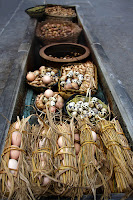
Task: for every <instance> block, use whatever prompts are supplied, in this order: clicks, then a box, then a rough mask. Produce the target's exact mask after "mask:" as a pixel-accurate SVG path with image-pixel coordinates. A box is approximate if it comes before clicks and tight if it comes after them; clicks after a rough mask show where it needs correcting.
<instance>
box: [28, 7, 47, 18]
mask: <svg viewBox="0 0 133 200" xmlns="http://www.w3.org/2000/svg"><path fill="white" fill-rule="evenodd" d="M44 11H45V6H44V5H39V6H35V7H31V8H28V9H26V10H25V12H26V13H27V14H28V15H29V16H30V17H32V18H39V17H43V15H44Z"/></svg>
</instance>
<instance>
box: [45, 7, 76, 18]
mask: <svg viewBox="0 0 133 200" xmlns="http://www.w3.org/2000/svg"><path fill="white" fill-rule="evenodd" d="M57 6H58V7H61V8H63V9H66V10H67V9H70V8H71V9H73V7H69V6H65V5H52V4H47V5H46V7H45V16H46V19H58V20H65V21H73V20H74V19H75V18H76V13H73V15H66V16H65V15H61V14H60V15H59V14H58V13H57V14H56V13H54V14H53V13H52V12H51V13H49V14H48V13H47V12H46V9H47V8H52V7H57ZM73 10H74V9H73ZM74 11H75V10H74Z"/></svg>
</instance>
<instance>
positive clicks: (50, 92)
mask: <svg viewBox="0 0 133 200" xmlns="http://www.w3.org/2000/svg"><path fill="white" fill-rule="evenodd" d="M44 95H45V97H46V98H50V97H52V96H53V95H54V92H53V91H52V90H50V89H47V90H46V91H45V92H44Z"/></svg>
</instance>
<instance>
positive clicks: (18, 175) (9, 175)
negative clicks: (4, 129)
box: [0, 119, 32, 199]
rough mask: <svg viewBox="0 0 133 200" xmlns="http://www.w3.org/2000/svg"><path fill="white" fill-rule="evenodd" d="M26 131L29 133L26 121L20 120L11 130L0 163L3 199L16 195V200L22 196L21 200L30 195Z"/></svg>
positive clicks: (0, 193)
mask: <svg viewBox="0 0 133 200" xmlns="http://www.w3.org/2000/svg"><path fill="white" fill-rule="evenodd" d="M26 131H27V132H28V125H26V123H25V120H21V121H20V120H19V119H18V120H17V121H16V122H15V123H13V124H12V125H11V126H10V128H9V132H8V136H7V139H6V142H5V147H4V150H3V153H2V155H1V163H0V188H1V189H0V196H1V195H2V197H3V196H4V195H5V196H6V197H7V196H8V197H9V199H10V197H11V196H12V195H14V199H20V196H21V199H25V198H27V196H28V195H29V194H28V187H29V182H28V178H29V173H28V168H27V166H28V164H27V162H26V138H25V137H26V134H22V133H23V132H25V133H26ZM22 177H24V179H23V178H22ZM16 188H17V189H16ZM19 195H20V196H19ZM31 195H32V192H31Z"/></svg>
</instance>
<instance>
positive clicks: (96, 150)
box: [78, 118, 111, 199]
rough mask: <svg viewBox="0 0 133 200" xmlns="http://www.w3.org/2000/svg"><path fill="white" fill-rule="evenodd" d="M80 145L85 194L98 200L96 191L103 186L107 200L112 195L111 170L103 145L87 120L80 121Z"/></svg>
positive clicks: (82, 183) (82, 180) (80, 164)
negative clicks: (110, 187) (109, 182)
mask: <svg viewBox="0 0 133 200" xmlns="http://www.w3.org/2000/svg"><path fill="white" fill-rule="evenodd" d="M78 123H79V128H80V131H81V132H80V144H81V150H80V152H79V167H80V173H81V175H80V177H81V180H80V182H81V183H80V184H81V186H82V187H83V188H84V190H83V192H85V193H86V194H90V193H92V192H93V195H94V199H96V190H97V189H98V188H100V187H101V186H103V189H104V195H103V196H104V198H105V199H107V198H108V196H109V193H110V190H109V186H108V180H109V179H110V176H111V173H110V172H111V170H110V167H109V166H108V163H106V162H105V161H106V156H105V153H104V150H103V147H102V143H101V140H100V138H99V137H98V135H96V133H95V132H94V131H92V130H94V129H93V128H94V127H93V126H92V124H91V123H90V122H89V120H88V119H87V118H85V119H83V120H81V119H80V120H79V121H78Z"/></svg>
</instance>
